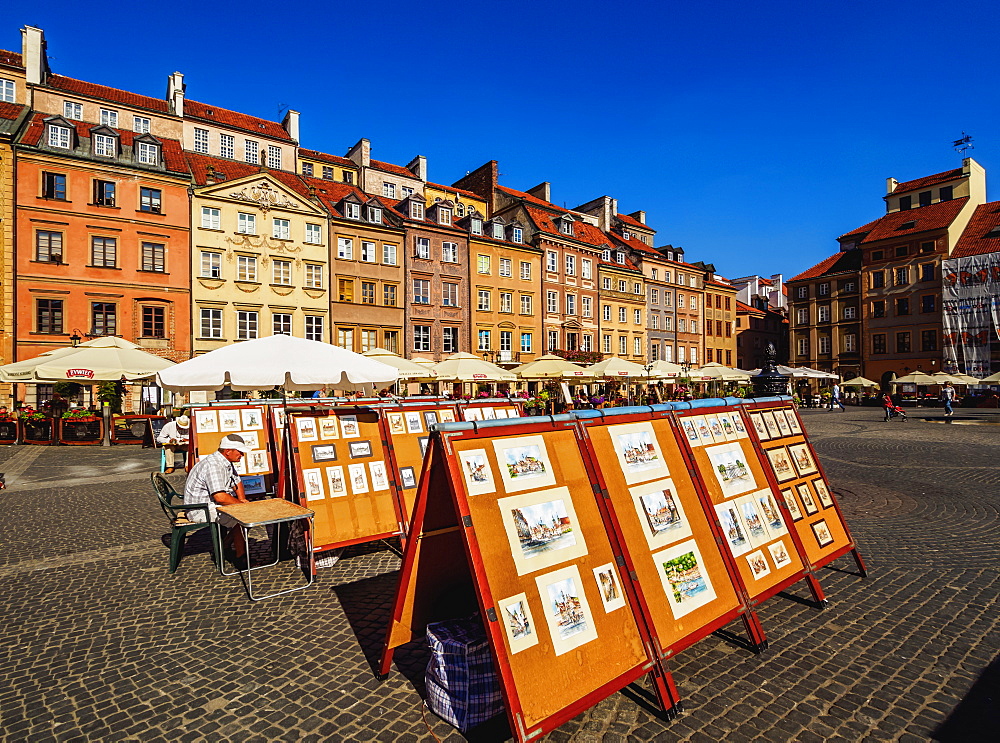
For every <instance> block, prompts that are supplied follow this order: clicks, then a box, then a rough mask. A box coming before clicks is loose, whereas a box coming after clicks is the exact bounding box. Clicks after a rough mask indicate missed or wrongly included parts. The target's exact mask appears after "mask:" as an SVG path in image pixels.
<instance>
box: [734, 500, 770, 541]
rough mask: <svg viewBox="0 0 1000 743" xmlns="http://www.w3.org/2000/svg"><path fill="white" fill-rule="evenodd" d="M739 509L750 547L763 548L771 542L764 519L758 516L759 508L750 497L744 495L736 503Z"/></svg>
mask: <svg viewBox="0 0 1000 743" xmlns="http://www.w3.org/2000/svg"><path fill="white" fill-rule="evenodd" d="M736 505H737V506H739V508H740V515H741V516H743V525H744V526H745V527H746V530H747V537H748V538H749V539H750V546H751V547H754V548H758V547H763V546H764V545H765V544H767V543H768V542H769V541H771V535H770V533H769V532H768V530H767V524H766V523H765V522H764V517H763V516H761V515H760V510H759V509H760V507H759V506H758V505H757V502H756V501H755V500H754V497H753V496H752V495H745V496H743V497H742V498H740V499H739V500H737V501H736Z"/></svg>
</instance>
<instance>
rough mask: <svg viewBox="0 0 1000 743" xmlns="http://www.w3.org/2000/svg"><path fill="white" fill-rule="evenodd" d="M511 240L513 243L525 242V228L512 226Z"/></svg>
mask: <svg viewBox="0 0 1000 743" xmlns="http://www.w3.org/2000/svg"><path fill="white" fill-rule="evenodd" d="M510 241H511V242H512V243H522V242H524V230H522V229H521V228H520V227H512V228H511V231H510Z"/></svg>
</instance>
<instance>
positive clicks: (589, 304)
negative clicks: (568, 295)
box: [580, 297, 594, 317]
mask: <svg viewBox="0 0 1000 743" xmlns="http://www.w3.org/2000/svg"><path fill="white" fill-rule="evenodd" d="M580 309H581V310H582V311H583V316H584V317H591V316H592V315H593V313H594V303H593V301H592V299H591V297H580Z"/></svg>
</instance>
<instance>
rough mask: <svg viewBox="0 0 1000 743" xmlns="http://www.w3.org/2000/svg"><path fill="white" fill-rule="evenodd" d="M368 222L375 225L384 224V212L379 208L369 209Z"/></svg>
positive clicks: (371, 207)
mask: <svg viewBox="0 0 1000 743" xmlns="http://www.w3.org/2000/svg"><path fill="white" fill-rule="evenodd" d="M368 221H369V222H374V223H375V224H381V223H382V210H381V209H380V208H379V207H377V206H370V207H368Z"/></svg>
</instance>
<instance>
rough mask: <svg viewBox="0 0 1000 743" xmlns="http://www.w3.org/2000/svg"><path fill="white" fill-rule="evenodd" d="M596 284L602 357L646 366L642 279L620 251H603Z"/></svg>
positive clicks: (644, 307)
mask: <svg viewBox="0 0 1000 743" xmlns="http://www.w3.org/2000/svg"><path fill="white" fill-rule="evenodd" d="M597 277H598V281H599V282H600V295H599V301H600V306H601V309H600V344H599V345H598V349H597V350H598V351H600V352H601V353H603V354H604V355H605V356H617V357H619V358H622V359H625V360H627V361H634V362H635V363H637V364H645V363H646V279H645V277H644V276H643V274H642V271H640V270H639V269H638V268H636V267H635V265H634V264H633V263H632V262H631V260H630V259H629V257H628V256H627V255H626V253H625V251H623V250H605V251H604V254H603V256H602V259H601V262H600V263H599V264H598V265H597Z"/></svg>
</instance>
